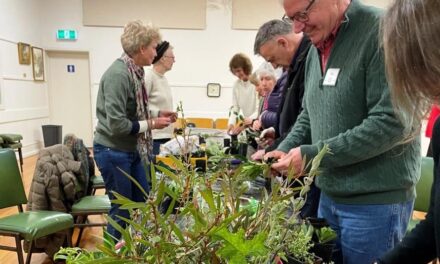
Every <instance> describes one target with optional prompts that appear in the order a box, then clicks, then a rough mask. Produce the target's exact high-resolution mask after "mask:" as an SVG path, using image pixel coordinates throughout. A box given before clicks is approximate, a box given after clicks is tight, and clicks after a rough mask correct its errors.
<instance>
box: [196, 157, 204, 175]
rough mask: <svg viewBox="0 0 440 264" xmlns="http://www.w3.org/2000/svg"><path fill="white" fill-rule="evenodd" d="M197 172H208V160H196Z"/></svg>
mask: <svg viewBox="0 0 440 264" xmlns="http://www.w3.org/2000/svg"><path fill="white" fill-rule="evenodd" d="M195 165H196V170H197V171H200V172H206V160H204V159H198V160H196V164H195Z"/></svg>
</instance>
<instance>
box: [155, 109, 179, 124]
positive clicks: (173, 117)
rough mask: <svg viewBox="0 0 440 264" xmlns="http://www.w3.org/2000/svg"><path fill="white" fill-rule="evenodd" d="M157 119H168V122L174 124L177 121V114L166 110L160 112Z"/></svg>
mask: <svg viewBox="0 0 440 264" xmlns="http://www.w3.org/2000/svg"><path fill="white" fill-rule="evenodd" d="M159 117H168V118H169V119H170V122H171V123H174V122H176V120H177V113H176V112H173V111H168V110H160V112H159Z"/></svg>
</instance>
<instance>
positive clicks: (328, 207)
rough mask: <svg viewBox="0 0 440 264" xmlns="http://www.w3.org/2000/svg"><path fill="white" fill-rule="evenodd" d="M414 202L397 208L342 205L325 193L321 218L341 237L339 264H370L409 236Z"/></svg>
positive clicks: (335, 257) (338, 251)
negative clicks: (408, 229) (407, 231)
mask: <svg viewBox="0 0 440 264" xmlns="http://www.w3.org/2000/svg"><path fill="white" fill-rule="evenodd" d="M413 204H414V201H413V200H411V201H409V202H403V203H396V204H378V205H376V204H372V205H350V204H339V203H336V202H334V201H333V200H332V199H331V198H329V197H328V196H326V195H325V194H324V193H321V200H320V203H319V209H318V216H319V217H323V218H325V219H326V220H327V222H328V223H329V225H330V227H331V228H332V229H334V230H335V231H336V232H337V233H338V239H337V242H336V250H337V252H335V254H334V255H333V261H334V262H335V264H342V263H344V264H363V263H365V264H367V263H368V264H370V263H373V261H375V260H376V259H377V258H379V257H380V256H382V255H383V254H384V253H385V252H387V251H388V250H390V249H392V248H393V247H394V246H395V245H396V244H397V243H398V242H399V241H400V240H402V238H403V236H404V235H405V232H406V228H407V226H408V221H409V219H410V217H411V213H412V209H413Z"/></svg>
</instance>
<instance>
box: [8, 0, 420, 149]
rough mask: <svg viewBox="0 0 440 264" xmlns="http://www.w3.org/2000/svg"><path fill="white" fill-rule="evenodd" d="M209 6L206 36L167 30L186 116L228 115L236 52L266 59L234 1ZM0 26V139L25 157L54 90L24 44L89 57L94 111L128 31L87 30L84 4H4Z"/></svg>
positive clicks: (173, 80) (41, 0)
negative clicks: (234, 14) (21, 57)
mask: <svg viewBox="0 0 440 264" xmlns="http://www.w3.org/2000/svg"><path fill="white" fill-rule="evenodd" d="M207 1H208V10H207V25H206V29H205V30H171V29H164V30H162V31H161V32H162V35H163V38H164V39H166V40H168V41H170V42H171V44H172V45H173V46H174V48H175V49H174V52H175V55H176V63H175V65H174V68H173V70H172V71H171V72H168V73H167V77H168V79H169V82H170V84H171V86H172V90H173V96H174V101H175V103H177V102H178V101H183V105H184V109H185V112H186V116H199V117H212V118H216V117H225V116H227V109H228V108H229V105H230V104H231V98H232V89H231V86H232V83H233V81H234V79H235V78H234V77H233V76H232V74H231V73H230V72H229V69H228V62H229V59H230V58H231V57H232V55H233V54H235V53H236V52H244V53H246V54H248V55H251V59H252V62H253V64H254V68H256V67H258V66H259V65H260V63H261V62H262V59H261V58H259V57H255V56H252V54H253V41H254V37H255V34H256V31H255V30H232V29H231V6H230V4H231V1H229V0H207ZM366 2H374V1H373V0H366ZM280 16H281V14H280ZM0 25H2V26H1V27H0V89H2V90H1V92H2V102H0V133H19V134H22V135H23V137H24V139H23V144H24V149H23V151H24V154H25V156H27V155H30V154H33V153H36V151H38V149H39V148H41V147H42V135H41V134H42V133H41V125H43V124H47V123H50V109H49V103H48V87H47V83H46V82H34V81H33V78H32V68H31V66H30V65H19V64H18V55H17V46H16V43H17V42H25V43H29V44H31V45H34V46H37V47H42V48H44V49H45V50H71V51H87V52H89V54H90V76H91V85H90V86H91V89H92V91H91V94H92V96H93V98H92V109H95V106H94V104H95V98H96V94H97V89H98V84H99V80H100V78H101V75H102V74H103V72H104V71H105V70H106V69H107V67H108V66H109V65H110V64H111V63H112V62H113V60H115V59H116V58H117V57H119V56H120V54H121V52H122V49H121V47H120V42H119V37H120V35H121V33H122V28H111V27H83V26H82V1H81V0H69V1H60V0H0ZM57 29H75V30H77V31H78V40H77V41H74V42H68V41H67V42H66V41H57V40H56V39H55V32H56V30H57ZM209 82H218V83H221V85H222V90H221V97H220V98H208V97H207V96H206V84H207V83H209ZM64 132H67V131H64ZM423 138H424V137H423Z"/></svg>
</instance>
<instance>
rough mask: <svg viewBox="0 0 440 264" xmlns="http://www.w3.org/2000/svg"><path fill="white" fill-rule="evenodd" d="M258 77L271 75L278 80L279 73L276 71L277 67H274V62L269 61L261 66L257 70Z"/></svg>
mask: <svg viewBox="0 0 440 264" xmlns="http://www.w3.org/2000/svg"><path fill="white" fill-rule="evenodd" d="M256 73H257V75H258V78H261V77H263V76H269V77H272V79H274V80H275V81H276V80H277V74H276V72H275V69H274V68H273V66H272V64H270V63H269V62H264V63H263V64H262V65H261V66H260V68H258V70H257V72H256Z"/></svg>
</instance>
